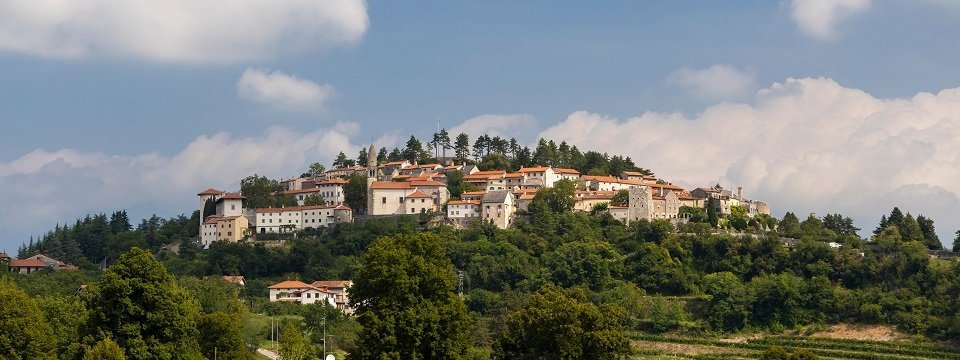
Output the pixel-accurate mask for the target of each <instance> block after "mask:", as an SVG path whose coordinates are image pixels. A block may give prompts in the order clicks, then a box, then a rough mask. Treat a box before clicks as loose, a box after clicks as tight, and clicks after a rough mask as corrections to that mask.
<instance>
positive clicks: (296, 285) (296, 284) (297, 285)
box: [267, 280, 316, 290]
mask: <svg viewBox="0 0 960 360" xmlns="http://www.w3.org/2000/svg"><path fill="white" fill-rule="evenodd" d="M267 289H304V290H306V289H316V288H314V287H313V286H310V285H307V283H305V282H303V281H299V280H287V281H283V282H280V283H277V284H273V285H270V286H269V287H268V288H267Z"/></svg>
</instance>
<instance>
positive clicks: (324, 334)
mask: <svg viewBox="0 0 960 360" xmlns="http://www.w3.org/2000/svg"><path fill="white" fill-rule="evenodd" d="M323 357H324V358H326V357H327V316H326V315H324V316H323Z"/></svg>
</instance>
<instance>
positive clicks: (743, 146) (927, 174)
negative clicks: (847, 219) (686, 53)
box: [541, 78, 960, 243]
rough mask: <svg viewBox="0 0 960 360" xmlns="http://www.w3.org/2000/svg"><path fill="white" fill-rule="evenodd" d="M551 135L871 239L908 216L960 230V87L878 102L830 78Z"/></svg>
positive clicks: (600, 120)
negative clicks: (880, 227)
mask: <svg viewBox="0 0 960 360" xmlns="http://www.w3.org/2000/svg"><path fill="white" fill-rule="evenodd" d="M541 136H542V137H544V138H549V139H554V140H557V141H560V140H565V141H567V142H569V143H571V144H575V145H578V146H579V147H580V148H581V149H596V150H599V151H605V152H609V153H613V154H618V153H619V154H625V155H629V156H631V157H632V158H633V159H634V160H635V161H636V162H637V164H638V165H639V166H642V167H648V168H652V169H653V170H654V171H656V172H657V173H658V175H660V176H664V177H666V178H668V179H671V180H673V181H676V182H677V183H679V184H681V185H684V186H687V187H697V186H704V185H711V184H713V183H715V182H717V181H720V182H721V183H722V184H724V185H726V186H727V187H729V188H733V187H736V186H743V187H744V191H745V194H746V195H748V197H751V198H756V199H763V200H767V201H769V202H770V203H771V205H772V207H773V208H774V211H775V212H778V213H780V214H782V212H783V211H787V210H792V211H796V212H799V213H800V214H801V215H805V213H806V212H816V213H818V214H819V215H824V214H825V213H827V212H841V213H843V214H845V215H848V216H852V217H854V219H856V220H857V221H858V224H859V225H860V226H861V227H862V228H864V229H867V230H872V229H873V227H874V226H876V222H877V220H878V219H879V218H880V215H881V214H882V213H884V212H889V211H890V209H892V208H893V206H901V208H902V209H904V210H905V211H911V212H913V213H914V215H916V214H918V213H923V214H925V215H927V216H930V217H932V218H933V219H934V220H937V221H938V222H937V225H938V230H939V233H940V236H941V241H943V242H944V243H948V242H949V241H950V240H951V239H952V238H953V236H952V235H951V234H952V233H953V231H955V230H956V229H957V228H960V220H958V219H957V218H956V217H955V216H953V214H956V213H957V212H958V211H960V197H958V194H960V181H958V180H957V179H960V156H958V154H960V142H957V141H956V139H958V138H960V88H957V89H948V90H943V91H941V92H939V93H937V94H931V93H919V94H917V95H915V96H913V97H912V98H902V99H878V98H875V97H873V96H871V95H870V94H868V93H866V92H864V91H861V90H858V89H852V88H846V87H843V86H841V85H839V84H837V83H836V82H834V81H833V80H831V79H823V78H820V79H788V80H787V81H785V82H783V83H777V84H773V85H772V86H770V87H768V88H765V89H762V90H760V91H759V92H758V93H757V95H756V96H755V98H754V100H753V101H752V103H749V104H743V103H739V104H732V103H724V104H720V105H715V106H711V107H708V108H707V109H706V110H705V111H704V112H703V113H702V114H700V115H698V116H696V117H693V118H688V117H686V116H684V115H682V114H677V113H655V112H650V113H645V114H643V115H641V116H638V117H632V118H628V119H626V120H622V121H621V120H617V119H613V118H609V117H605V116H602V115H599V114H594V113H588V112H582V111H581V112H575V113H572V114H570V115H569V116H568V117H567V119H566V120H564V121H563V122H561V123H559V124H557V125H555V126H553V127H551V128H549V129H546V130H545V131H543V132H542V133H541Z"/></svg>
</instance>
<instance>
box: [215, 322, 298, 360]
mask: <svg viewBox="0 0 960 360" xmlns="http://www.w3.org/2000/svg"><path fill="white" fill-rule="evenodd" d="M241 328H242V326H241V324H240V317H239V316H238V315H237V314H235V313H233V314H228V313H225V312H221V311H217V312H214V313H210V314H204V315H202V316H200V320H199V321H198V322H197V329H198V330H199V332H200V339H199V342H200V351H201V353H203V356H205V357H206V358H207V359H213V358H214V353H216V355H217V358H223V359H249V358H250V354H249V353H248V352H247V348H246V345H244V343H243V335H242V334H241V333H240V329H241ZM281 340H285V339H284V338H281ZM284 356H286V354H284ZM290 359H292V358H290Z"/></svg>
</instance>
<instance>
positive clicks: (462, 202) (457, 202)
mask: <svg viewBox="0 0 960 360" xmlns="http://www.w3.org/2000/svg"><path fill="white" fill-rule="evenodd" d="M447 205H480V200H450V201H447Z"/></svg>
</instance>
